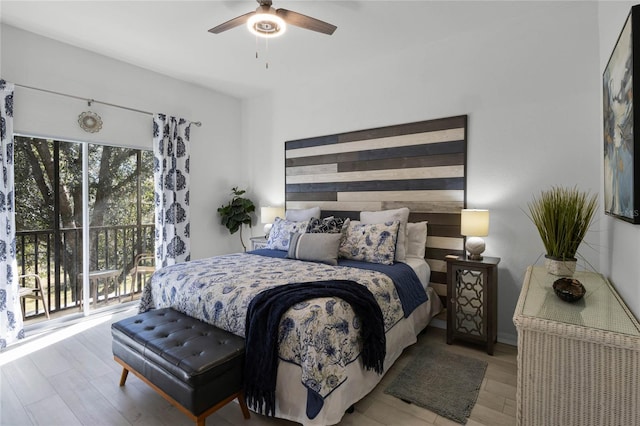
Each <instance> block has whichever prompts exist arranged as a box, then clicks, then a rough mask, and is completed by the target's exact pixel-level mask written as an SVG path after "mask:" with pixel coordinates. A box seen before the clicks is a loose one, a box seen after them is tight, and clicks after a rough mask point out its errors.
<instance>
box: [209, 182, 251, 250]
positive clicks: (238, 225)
mask: <svg viewBox="0 0 640 426" xmlns="http://www.w3.org/2000/svg"><path fill="white" fill-rule="evenodd" d="M245 192H246V191H245V190H243V189H238V187H235V188H231V193H232V194H233V198H232V199H231V201H229V203H228V204H227V205H226V206H222V207H220V208H219V209H218V214H219V215H220V216H221V218H222V219H221V221H220V223H221V224H222V225H224V226H225V227H226V228H227V229H228V230H229V232H230V233H231V234H235V233H236V232H238V230H240V243H241V244H242V248H243V249H244V251H247V247H246V246H245V245H244V241H243V239H242V226H243V225H249V227H251V213H253V212H254V211H255V210H256V206H255V205H254V204H253V201H251V200H250V199H248V198H244V197H242V196H243V195H244V194H245Z"/></svg>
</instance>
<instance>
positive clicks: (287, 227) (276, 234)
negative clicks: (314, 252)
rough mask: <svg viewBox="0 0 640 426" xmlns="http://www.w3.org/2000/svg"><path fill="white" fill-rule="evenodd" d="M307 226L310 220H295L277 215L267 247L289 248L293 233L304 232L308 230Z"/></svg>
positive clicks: (275, 248) (274, 248) (276, 248)
mask: <svg viewBox="0 0 640 426" xmlns="http://www.w3.org/2000/svg"><path fill="white" fill-rule="evenodd" d="M307 226H309V221H308V220H304V221H301V222H293V221H290V220H286V219H282V218H279V217H277V218H276V221H275V222H274V223H273V227H272V228H271V232H269V240H268V241H267V248H268V249H272V250H289V239H290V235H291V233H292V232H295V233H303V232H304V231H306V230H307Z"/></svg>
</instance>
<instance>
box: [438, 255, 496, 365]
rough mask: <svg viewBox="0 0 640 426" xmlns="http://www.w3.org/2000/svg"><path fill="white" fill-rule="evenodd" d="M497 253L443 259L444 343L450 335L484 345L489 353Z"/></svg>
mask: <svg viewBox="0 0 640 426" xmlns="http://www.w3.org/2000/svg"><path fill="white" fill-rule="evenodd" d="M498 263H500V258H499V257H487V256H485V257H484V258H483V259H482V260H470V259H468V258H466V256H465V257H457V258H455V259H447V344H451V343H453V340H454V339H458V338H459V339H461V340H467V341H470V342H474V343H482V344H486V345H487V353H488V354H489V355H493V346H494V344H495V342H496V338H497V331H498Z"/></svg>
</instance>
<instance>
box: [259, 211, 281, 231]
mask: <svg viewBox="0 0 640 426" xmlns="http://www.w3.org/2000/svg"><path fill="white" fill-rule="evenodd" d="M276 217H284V207H260V222H261V223H264V224H265V225H264V236H265V238H267V237H268V236H269V232H271V227H272V226H273V222H275V221H276Z"/></svg>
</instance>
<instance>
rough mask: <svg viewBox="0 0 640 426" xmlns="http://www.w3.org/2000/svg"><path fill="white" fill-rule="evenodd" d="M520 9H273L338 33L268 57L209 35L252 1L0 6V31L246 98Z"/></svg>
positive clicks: (308, 37) (305, 4) (318, 5)
mask: <svg viewBox="0 0 640 426" xmlns="http://www.w3.org/2000/svg"><path fill="white" fill-rule="evenodd" d="M516 4H517V2H478V1H469V2H458V1H447V2H435V1H416V0H414V1H326V0H325V1H311V0H298V1H287V0H282V1H281V0H274V4H273V6H274V7H275V8H281V7H282V8H285V9H289V10H293V11H296V12H299V13H302V14H305V15H309V16H313V17H315V18H318V19H321V20H323V21H327V22H329V23H332V24H334V25H337V27H338V29H337V30H336V32H335V33H334V34H333V35H332V36H327V35H325V34H320V33H316V32H312V31H308V30H303V29H300V28H297V27H292V26H289V29H288V30H287V33H286V34H284V35H283V36H282V37H280V38H276V39H271V40H270V41H269V42H268V43H269V44H268V52H267V50H266V47H265V44H264V40H263V39H260V40H258V44H256V38H255V36H253V35H251V34H250V33H249V32H248V31H247V30H246V28H244V27H242V26H241V27H237V28H234V29H232V30H229V31H227V32H224V33H222V34H217V35H214V34H211V33H209V32H207V30H208V29H209V28H212V27H214V26H216V25H218V24H220V23H222V22H224V21H227V20H229V19H231V18H234V17H236V16H238V15H241V14H244V13H247V12H250V11H252V10H254V9H255V8H256V7H257V3H256V2H255V1H252V0H233V1H145V0H138V1H24V0H23V1H10V0H0V22H3V23H6V24H9V25H12V26H15V27H18V28H22V29H24V30H27V31H31V32H34V33H37V34H40V35H43V36H46V37H50V38H52V39H55V40H59V41H61V42H65V43H69V44H72V45H75V46H78V47H81V48H84V49H88V50H91V51H94V52H96V53H100V54H102V55H105V56H109V57H112V58H115V59H119V60H121V61H124V62H128V63H131V64H134V65H137V66H140V67H142V68H146V69H149V70H153V71H156V72H159V73H162V74H165V75H168V76H171V77H174V78H177V79H180V80H184V81H187V82H191V83H195V84H198V85H201V86H204V87H208V88H211V89H214V90H217V91H221V92H223V93H227V94H230V95H232V96H236V97H240V98H246V97H251V96H255V95H258V94H260V93H262V92H264V91H270V90H275V89H277V88H278V87H280V86H281V85H284V84H289V83H296V82H304V81H305V80H306V79H309V78H312V79H317V78H322V76H323V75H332V74H335V73H336V72H339V71H340V70H341V69H345V68H353V67H362V66H363V64H375V62H376V61H377V60H379V61H389V60H393V57H394V55H396V54H397V53H398V52H401V51H404V50H405V49H419V48H420V46H421V45H424V44H425V43H433V42H436V41H438V40H442V39H445V38H448V37H453V36H455V35H457V34H460V33H462V32H467V31H477V30H478V29H479V28H480V27H483V26H490V25H491V21H492V19H495V16H496V13H498V12H499V13H498V14H499V16H500V17H501V19H514V18H518V17H520V16H524V15H526V14H527V7H524V8H523V7H516ZM520 5H522V3H520ZM256 47H257V50H258V52H259V56H260V58H259V59H258V60H256V58H255V55H256ZM416 51H417V50H416ZM267 60H268V62H269V69H265V62H266V61H267ZM362 72H366V69H364V70H362Z"/></svg>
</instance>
